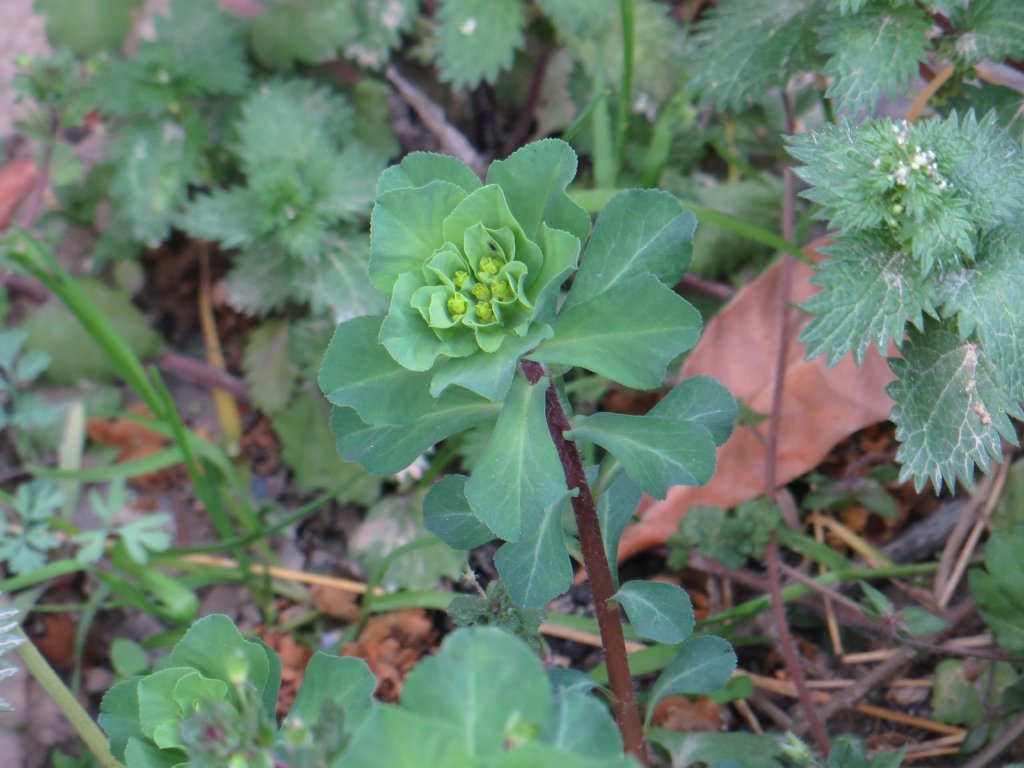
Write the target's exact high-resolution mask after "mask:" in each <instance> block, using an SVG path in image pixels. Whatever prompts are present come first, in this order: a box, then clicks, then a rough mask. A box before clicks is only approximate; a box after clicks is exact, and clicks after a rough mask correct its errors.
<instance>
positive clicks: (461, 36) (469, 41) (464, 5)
mask: <svg viewBox="0 0 1024 768" xmlns="http://www.w3.org/2000/svg"><path fill="white" fill-rule="evenodd" d="M436 18H437V64H438V67H439V69H440V72H441V79H442V80H444V81H446V82H449V83H451V85H452V87H453V88H456V89H458V88H475V87H476V86H477V85H479V84H480V82H481V81H486V82H488V83H494V82H495V81H496V80H497V79H498V75H499V74H500V73H501V71H502V70H504V69H508V68H509V67H510V66H512V56H513V54H514V53H515V51H516V50H518V49H519V48H522V46H523V26H524V24H525V23H526V16H525V14H524V13H523V5H522V3H521V2H519V0H442V2H441V6H440V8H438V11H437V16H436Z"/></svg>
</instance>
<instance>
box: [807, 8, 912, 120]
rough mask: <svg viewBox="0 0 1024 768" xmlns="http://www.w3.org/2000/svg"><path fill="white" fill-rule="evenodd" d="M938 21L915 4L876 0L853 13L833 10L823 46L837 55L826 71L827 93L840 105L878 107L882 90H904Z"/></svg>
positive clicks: (889, 93) (823, 31) (824, 26)
mask: <svg viewBox="0 0 1024 768" xmlns="http://www.w3.org/2000/svg"><path fill="white" fill-rule="evenodd" d="M931 26H932V21H931V19H930V18H929V16H928V14H927V13H926V12H925V11H923V10H921V9H919V8H917V7H916V6H913V5H909V4H908V5H904V6H902V7H894V6H893V5H892V4H891V3H888V2H873V3H871V4H870V5H869V6H867V7H866V8H864V9H862V10H861V11H860V12H859V13H857V14H854V15H849V16H840V15H837V14H827V15H826V16H825V22H824V23H823V24H822V26H821V35H822V41H821V44H820V45H819V48H820V49H821V50H822V51H823V52H825V53H828V54H831V55H832V58H831V59H829V61H828V63H827V64H826V65H825V68H824V69H823V70H822V72H823V73H824V74H825V75H826V76H828V77H831V78H832V82H831V83H830V84H829V87H828V91H826V95H827V96H828V97H829V98H831V99H835V100H836V105H837V107H838V109H839V110H840V111H843V112H851V113H857V112H859V111H861V110H863V109H872V108H874V106H875V102H876V101H877V99H878V96H879V94H884V95H885V96H887V97H892V96H896V95H897V94H900V93H903V92H904V91H905V89H906V87H907V83H908V81H909V80H910V78H911V77H913V76H914V75H916V74H917V66H918V62H920V61H923V60H924V58H925V55H926V53H927V51H928V48H929V46H930V44H929V42H928V38H927V34H928V30H929V29H931Z"/></svg>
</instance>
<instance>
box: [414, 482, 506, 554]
mask: <svg viewBox="0 0 1024 768" xmlns="http://www.w3.org/2000/svg"><path fill="white" fill-rule="evenodd" d="M468 479H469V478H467V477H465V476H463V475H448V476H447V477H444V478H442V479H440V480H438V481H437V482H436V483H434V485H432V486H431V487H430V490H429V491H428V492H427V496H426V498H425V499H424V500H423V524H424V526H426V528H427V530H428V531H430V532H431V533H433V534H435V535H437V536H439V537H440V538H441V540H442V541H444V543H445V544H447V545H448V546H449V547H451V548H452V549H467V550H468V549H473V548H474V547H478V546H480V545H481V544H485V543H486V542H488V541H490V540H491V539H493V538H495V536H494V533H493V532H492V531H491V530H490V529H489V528H488V527H487V526H486V525H484V524H483V523H481V522H480V520H479V518H478V517H477V516H476V514H474V512H473V510H472V508H471V507H470V506H469V502H468V501H466V480H468Z"/></svg>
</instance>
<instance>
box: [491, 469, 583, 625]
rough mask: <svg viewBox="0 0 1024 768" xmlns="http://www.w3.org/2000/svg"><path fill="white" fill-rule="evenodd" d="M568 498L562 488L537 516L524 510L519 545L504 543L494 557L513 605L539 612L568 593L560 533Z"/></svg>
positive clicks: (566, 556) (566, 560)
mask: <svg viewBox="0 0 1024 768" xmlns="http://www.w3.org/2000/svg"><path fill="white" fill-rule="evenodd" d="M556 460H557V459H556ZM563 485H564V484H563ZM567 497H568V496H567V492H565V491H564V488H563V494H562V495H561V496H559V497H558V498H557V499H555V500H554V501H552V502H550V503H549V504H548V505H547V506H546V507H545V508H544V511H543V513H542V514H540V515H538V514H536V512H535V511H534V510H533V509H529V510H526V509H524V511H523V530H522V534H521V536H520V537H519V539H518V541H515V542H506V543H505V544H503V545H502V547H501V549H499V550H498V551H497V553H496V554H495V555H494V565H495V567H496V568H497V569H498V573H499V574H500V575H501V580H502V581H503V582H504V583H505V587H506V588H507V589H508V594H509V596H510V597H511V598H512V601H513V602H514V603H515V604H516V605H519V606H522V607H524V608H535V607H537V608H539V607H541V606H544V605H547V604H548V603H549V602H550V601H551V600H553V599H554V598H556V597H558V596H559V595H561V594H564V593H565V592H568V591H569V587H570V585H571V584H572V563H571V562H570V561H569V553H568V552H567V551H566V548H565V531H564V530H563V529H562V511H563V510H564V509H565V501H566V499H567Z"/></svg>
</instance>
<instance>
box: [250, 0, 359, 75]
mask: <svg viewBox="0 0 1024 768" xmlns="http://www.w3.org/2000/svg"><path fill="white" fill-rule="evenodd" d="M358 31H359V28H358V27H357V26H356V24H355V23H354V19H353V18H352V16H351V3H350V2H348V0H307V1H306V2H303V3H292V2H288V1H287V0H274V1H273V2H270V3H267V4H266V5H265V6H264V7H263V8H262V10H261V13H260V14H259V15H257V16H256V18H255V19H253V20H252V22H251V34H252V48H253V52H254V53H255V54H256V58H257V59H259V60H260V62H261V63H263V64H265V65H267V66H269V67H271V68H273V69H278V70H285V71H287V70H289V69H292V67H294V66H295V64H296V63H298V62H302V63H306V64H319V63H321V62H324V61H327V60H328V59H331V58H334V57H335V56H336V55H337V54H338V52H339V51H340V50H341V49H342V48H343V47H344V46H345V45H346V44H348V43H349V42H351V41H352V40H353V39H354V37H355V35H356V34H357V33H358Z"/></svg>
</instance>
